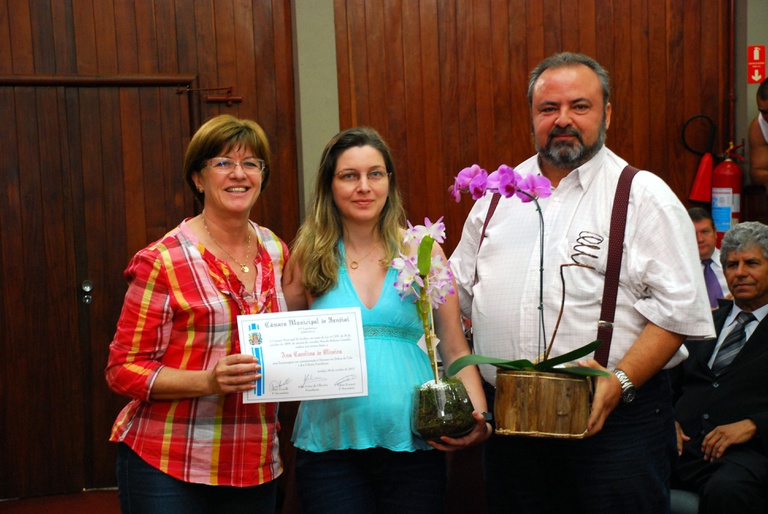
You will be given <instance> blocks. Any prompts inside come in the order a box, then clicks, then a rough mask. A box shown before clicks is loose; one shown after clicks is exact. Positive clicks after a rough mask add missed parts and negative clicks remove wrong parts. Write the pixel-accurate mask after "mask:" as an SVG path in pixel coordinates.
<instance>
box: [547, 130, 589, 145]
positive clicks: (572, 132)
mask: <svg viewBox="0 0 768 514" xmlns="http://www.w3.org/2000/svg"><path fill="white" fill-rule="evenodd" d="M557 136H572V137H575V138H576V139H578V140H579V143H581V144H582V145H583V144H584V140H583V139H582V138H581V132H579V131H578V130H576V129H575V128H573V127H554V128H553V129H552V130H550V131H549V136H547V138H548V140H547V143H551V142H552V139H553V138H555V137H557Z"/></svg>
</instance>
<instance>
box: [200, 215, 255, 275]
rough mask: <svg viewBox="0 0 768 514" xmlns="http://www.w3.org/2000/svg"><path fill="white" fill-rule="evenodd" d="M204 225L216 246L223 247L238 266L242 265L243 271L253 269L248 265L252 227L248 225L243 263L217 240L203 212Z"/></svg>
mask: <svg viewBox="0 0 768 514" xmlns="http://www.w3.org/2000/svg"><path fill="white" fill-rule="evenodd" d="M203 227H205V231H206V233H207V234H208V237H210V238H211V241H213V242H214V243H216V246H218V247H219V248H221V249H222V250H224V253H226V254H227V255H229V258H230V259H232V260H233V261H235V264H237V265H238V266H240V270H241V271H242V272H243V273H248V272H249V271H251V268H249V267H248V257H250V256H251V228H250V227H248V241H246V243H245V245H246V253H245V263H242V262H240V261H238V260H237V259H235V258H234V257H233V256H232V254H231V253H229V252H228V251H227V249H226V248H224V247H223V246H221V243H219V242H218V241H216V238H215V237H213V236H212V235H211V231H210V230H208V223H206V222H205V214H203Z"/></svg>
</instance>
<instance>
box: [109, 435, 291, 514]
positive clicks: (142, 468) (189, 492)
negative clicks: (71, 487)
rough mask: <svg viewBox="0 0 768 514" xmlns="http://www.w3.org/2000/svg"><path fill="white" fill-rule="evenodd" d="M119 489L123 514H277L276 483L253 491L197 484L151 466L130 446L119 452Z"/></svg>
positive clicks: (124, 445) (244, 488) (243, 488)
mask: <svg viewBox="0 0 768 514" xmlns="http://www.w3.org/2000/svg"><path fill="white" fill-rule="evenodd" d="M117 485H118V494H119V497H120V510H121V511H122V513H123V514H166V513H167V514H177V513H180V512H183V513H184V514H213V513H219V512H226V513H227V514H235V513H237V514H246V513H248V514H274V512H275V500H276V495H277V484H276V483H275V481H274V480H272V481H271V482H267V483H265V484H262V485H257V486H251V487H230V486H212V485H205V484H193V483H190V482H184V481H183V480H179V479H177V478H174V477H172V476H170V475H168V474H166V473H163V472H162V471H160V470H159V469H157V468H155V467H153V466H150V465H149V464H147V463H146V462H145V461H144V460H143V459H142V458H141V457H139V456H138V455H137V454H136V452H134V451H133V450H132V449H131V448H130V447H129V446H128V445H127V444H125V443H120V444H119V447H118V450H117Z"/></svg>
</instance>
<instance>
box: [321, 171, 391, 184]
mask: <svg viewBox="0 0 768 514" xmlns="http://www.w3.org/2000/svg"><path fill="white" fill-rule="evenodd" d="M334 175H335V176H336V178H338V179H339V180H340V181H341V182H344V183H345V184H357V183H358V182H360V177H362V176H365V178H366V179H367V180H368V182H374V183H376V182H381V181H382V180H384V179H385V178H389V172H388V171H384V170H373V171H369V172H366V173H359V172H357V171H339V172H338V173H334Z"/></svg>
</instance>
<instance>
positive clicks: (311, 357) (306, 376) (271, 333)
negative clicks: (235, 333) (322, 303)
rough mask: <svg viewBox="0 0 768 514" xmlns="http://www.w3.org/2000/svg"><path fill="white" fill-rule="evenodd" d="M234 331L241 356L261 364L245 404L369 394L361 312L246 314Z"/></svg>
mask: <svg viewBox="0 0 768 514" xmlns="http://www.w3.org/2000/svg"><path fill="white" fill-rule="evenodd" d="M237 327H238V330H239V333H240V349H241V352H242V353H245V354H249V355H253V356H255V357H256V358H258V359H259V363H260V364H261V378H260V379H259V380H257V381H256V389H254V390H252V391H247V392H246V393H245V394H243V401H244V402H245V403H258V402H280V401H296V400H302V401H304V400H319V399H322V398H344V397H350V396H366V395H367V394H368V375H367V370H366V365H365V340H364V338H363V322H362V318H361V315H360V308H359V307H349V308H342V309H318V310H307V311H292V312H272V313H265V314H247V315H242V316H238V317H237Z"/></svg>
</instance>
